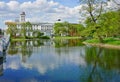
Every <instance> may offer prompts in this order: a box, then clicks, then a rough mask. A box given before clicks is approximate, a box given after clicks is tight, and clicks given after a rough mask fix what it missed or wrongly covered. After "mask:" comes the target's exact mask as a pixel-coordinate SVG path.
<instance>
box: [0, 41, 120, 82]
mask: <svg viewBox="0 0 120 82" xmlns="http://www.w3.org/2000/svg"><path fill="white" fill-rule="evenodd" d="M119 62H120V50H115V49H106V48H98V47H91V46H88V45H87V46H86V45H83V44H82V43H81V40H79V39H77V40H76V39H69V40H56V41H51V40H32V41H22V42H11V43H10V45H9V48H8V50H7V51H6V53H4V57H3V58H1V59H0V75H1V76H0V82H120V63H119Z"/></svg>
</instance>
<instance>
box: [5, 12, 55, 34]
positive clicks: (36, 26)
mask: <svg viewBox="0 0 120 82" xmlns="http://www.w3.org/2000/svg"><path fill="white" fill-rule="evenodd" d="M25 16H26V14H25V12H22V13H21V14H20V18H19V19H18V18H17V19H15V23H16V24H17V28H18V29H21V28H22V26H21V24H22V23H26V19H25ZM30 23H31V24H32V31H29V30H28V31H27V32H26V35H27V36H33V32H34V31H36V30H37V31H40V32H42V33H44V35H45V36H52V34H53V26H54V23H40V22H38V23H37V22H35V23H33V22H30ZM6 25H7V24H6ZM28 28H29V27H28Z"/></svg>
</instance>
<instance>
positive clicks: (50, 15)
mask: <svg viewBox="0 0 120 82" xmlns="http://www.w3.org/2000/svg"><path fill="white" fill-rule="evenodd" d="M0 10H2V11H0V15H1V16H4V17H8V18H10V17H11V19H13V17H14V19H15V17H19V14H20V13H21V12H22V11H25V12H26V15H27V20H28V21H31V20H32V21H34V22H35V21H38V22H41V21H46V22H55V21H56V20H57V19H58V18H61V19H62V20H64V21H67V20H66V19H72V18H73V19H74V18H77V17H78V15H79V12H78V11H79V10H78V7H73V8H70V7H67V6H63V5H61V4H60V3H58V2H54V1H53V0H51V1H48V0H35V1H26V2H23V3H20V2H18V1H9V2H7V3H5V2H0ZM11 19H6V20H11ZM74 22H75V20H74Z"/></svg>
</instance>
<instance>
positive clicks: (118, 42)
mask: <svg viewBox="0 0 120 82" xmlns="http://www.w3.org/2000/svg"><path fill="white" fill-rule="evenodd" d="M85 42H87V43H100V41H99V40H98V39H91V40H86V41H85ZM104 44H112V45H120V40H117V39H115V38H112V37H110V38H105V39H104Z"/></svg>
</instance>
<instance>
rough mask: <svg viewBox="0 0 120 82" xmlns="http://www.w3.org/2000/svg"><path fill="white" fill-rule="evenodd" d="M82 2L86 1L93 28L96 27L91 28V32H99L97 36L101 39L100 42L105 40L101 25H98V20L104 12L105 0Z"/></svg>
mask: <svg viewBox="0 0 120 82" xmlns="http://www.w3.org/2000/svg"><path fill="white" fill-rule="evenodd" d="M80 3H84V4H86V5H85V7H84V8H85V10H86V11H87V12H88V14H89V22H90V23H91V24H93V26H92V28H95V29H94V32H93V30H91V32H93V34H94V33H95V32H97V37H98V39H99V40H100V42H103V38H102V37H101V36H100V34H99V31H98V29H100V28H101V27H100V26H98V24H97V22H98V20H99V18H100V16H101V14H102V12H103V5H105V4H104V3H106V1H105V0H82V1H81V0H80Z"/></svg>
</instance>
